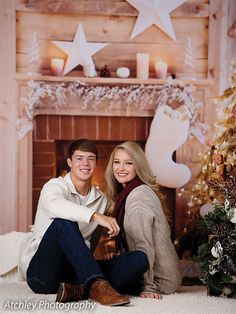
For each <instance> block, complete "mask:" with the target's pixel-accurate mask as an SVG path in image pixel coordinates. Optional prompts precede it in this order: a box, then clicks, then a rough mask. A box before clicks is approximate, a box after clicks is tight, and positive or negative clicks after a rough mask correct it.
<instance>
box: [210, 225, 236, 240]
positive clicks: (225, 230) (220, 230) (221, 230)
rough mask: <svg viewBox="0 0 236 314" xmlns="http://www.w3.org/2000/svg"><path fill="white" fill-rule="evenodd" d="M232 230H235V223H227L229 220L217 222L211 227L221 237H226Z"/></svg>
mask: <svg viewBox="0 0 236 314" xmlns="http://www.w3.org/2000/svg"><path fill="white" fill-rule="evenodd" d="M232 230H233V224H231V223H227V222H221V223H217V224H215V225H214V226H213V227H212V228H211V233H212V234H215V235H218V236H220V237H226V236H227V235H229V234H230V233H231V232H232Z"/></svg>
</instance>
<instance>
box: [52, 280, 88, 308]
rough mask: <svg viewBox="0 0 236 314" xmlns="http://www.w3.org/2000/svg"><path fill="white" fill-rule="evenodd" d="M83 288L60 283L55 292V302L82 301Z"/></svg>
mask: <svg viewBox="0 0 236 314" xmlns="http://www.w3.org/2000/svg"><path fill="white" fill-rule="evenodd" d="M83 297H84V288H83V287H82V286H80V285H72V284H69V283H60V286H59V288H58V291H57V298H56V302H62V303H65V302H73V301H79V300H83Z"/></svg>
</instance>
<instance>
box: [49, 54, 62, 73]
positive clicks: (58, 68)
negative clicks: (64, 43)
mask: <svg viewBox="0 0 236 314" xmlns="http://www.w3.org/2000/svg"><path fill="white" fill-rule="evenodd" d="M63 69H64V60H63V59H57V58H53V59H51V70H52V74H53V75H62V74H63Z"/></svg>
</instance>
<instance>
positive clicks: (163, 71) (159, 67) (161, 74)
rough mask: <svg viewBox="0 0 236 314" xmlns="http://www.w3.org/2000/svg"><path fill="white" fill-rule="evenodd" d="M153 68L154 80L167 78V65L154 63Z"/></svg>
mask: <svg viewBox="0 0 236 314" xmlns="http://www.w3.org/2000/svg"><path fill="white" fill-rule="evenodd" d="M154 67H155V73H156V78H159V79H163V80H165V79H166V76H167V64H166V63H165V62H163V61H156V62H155V66H154Z"/></svg>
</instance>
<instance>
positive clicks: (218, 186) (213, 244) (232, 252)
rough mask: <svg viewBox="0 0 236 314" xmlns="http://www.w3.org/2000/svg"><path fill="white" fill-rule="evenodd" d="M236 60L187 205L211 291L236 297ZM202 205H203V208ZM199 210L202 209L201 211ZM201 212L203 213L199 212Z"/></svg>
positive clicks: (198, 256)
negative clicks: (207, 148) (211, 142)
mask: <svg viewBox="0 0 236 314" xmlns="http://www.w3.org/2000/svg"><path fill="white" fill-rule="evenodd" d="M235 69H236V62H234V63H233V70H234V71H233V74H232V85H231V87H230V88H228V89H226V90H225V91H224V94H223V95H222V96H220V97H218V98H216V99H215V102H216V103H219V104H220V105H221V106H222V115H221V118H220V119H219V120H218V122H217V123H216V128H217V132H216V137H215V140H214V145H212V147H211V148H210V150H208V152H206V153H205V154H204V155H203V158H202V161H201V169H200V173H199V176H198V182H197V183H196V184H195V186H194V187H193V189H192V195H191V199H190V202H189V204H188V206H189V208H190V211H191V213H192V214H195V215H194V216H193V217H195V218H196V217H197V218H198V219H197V221H198V223H197V229H196V230H197V231H198V232H199V234H201V239H205V240H204V241H203V242H202V243H200V244H199V247H198V254H197V261H198V262H199V265H200V268H201V275H200V279H201V280H202V282H203V284H204V285H206V286H207V288H208V294H209V295H214V296H223V297H231V298H236V71H235ZM200 207H201V208H200ZM199 209H200V210H199ZM199 213H200V215H199Z"/></svg>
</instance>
